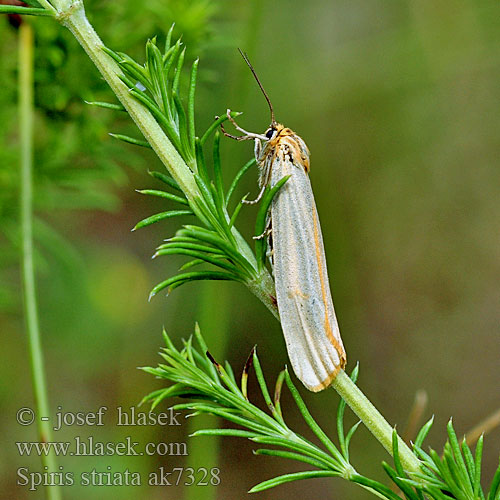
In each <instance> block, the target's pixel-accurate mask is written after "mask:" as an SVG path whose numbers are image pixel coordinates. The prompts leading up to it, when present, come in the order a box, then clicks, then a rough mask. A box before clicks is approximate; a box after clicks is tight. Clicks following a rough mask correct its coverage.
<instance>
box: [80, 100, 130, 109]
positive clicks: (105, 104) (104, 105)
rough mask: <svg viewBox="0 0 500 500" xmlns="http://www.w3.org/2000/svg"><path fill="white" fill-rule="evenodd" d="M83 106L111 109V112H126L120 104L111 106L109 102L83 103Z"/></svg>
mask: <svg viewBox="0 0 500 500" xmlns="http://www.w3.org/2000/svg"><path fill="white" fill-rule="evenodd" d="M84 102H85V104H89V105H90V106H97V107H98V108H104V109H112V110H113V111H126V110H125V108H124V107H123V106H122V105H121V104H113V103H111V102H101V101H84Z"/></svg>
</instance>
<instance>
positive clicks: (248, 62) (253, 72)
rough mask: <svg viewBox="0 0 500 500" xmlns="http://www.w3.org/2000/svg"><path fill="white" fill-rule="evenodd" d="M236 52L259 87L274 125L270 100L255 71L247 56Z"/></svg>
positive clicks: (241, 52)
mask: <svg viewBox="0 0 500 500" xmlns="http://www.w3.org/2000/svg"><path fill="white" fill-rule="evenodd" d="M238 50H239V52H240V54H241V57H243V60H244V61H245V62H246V63H247V66H248V67H249V68H250V71H251V72H252V74H253V76H254V78H255V80H256V82H257V84H258V85H259V87H260V90H262V93H263V94H264V97H265V98H266V101H267V104H268V105H269V110H270V111H271V123H272V124H273V125H274V124H275V123H276V120H275V119H274V109H273V105H272V103H271V99H269V96H268V95H267V92H266V91H265V90H264V86H263V85H262V83H261V82H260V80H259V77H258V76H257V73H256V72H255V69H254V68H253V66H252V63H251V62H250V60H249V59H248V56H247V55H246V53H245V52H243V51H242V50H241V49H238Z"/></svg>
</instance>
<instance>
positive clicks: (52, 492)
mask: <svg viewBox="0 0 500 500" xmlns="http://www.w3.org/2000/svg"><path fill="white" fill-rule="evenodd" d="M19 136H20V146H21V151H20V153H21V230H22V248H23V255H22V274H23V293H24V315H25V318H26V328H27V332H28V349H29V356H30V364H31V378H32V383H33V390H34V393H35V405H36V409H37V415H36V420H37V422H38V435H39V440H40V442H42V443H46V442H50V441H52V436H51V428H50V423H49V421H42V417H47V416H48V415H49V403H48V396H47V385H46V382H45V370H44V363H43V355H42V343H41V338H40V327H39V323H38V310H37V302H36V293H35V269H34V264H33V29H32V28H31V26H30V25H29V24H28V23H26V22H23V23H21V26H20V28H19ZM42 464H43V465H44V467H47V469H48V472H57V464H56V460H55V456H54V454H53V453H49V454H48V455H43V454H42ZM47 498H49V499H50V500H59V499H60V498H61V490H60V489H59V487H58V486H48V487H47Z"/></svg>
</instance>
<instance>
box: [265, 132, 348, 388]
mask: <svg viewBox="0 0 500 500" xmlns="http://www.w3.org/2000/svg"><path fill="white" fill-rule="evenodd" d="M294 140H298V141H300V143H299V144H300V146H301V149H303V150H305V151H307V148H306V147H305V144H303V142H302V140H301V139H300V138H299V137H298V136H295V137H294ZM302 146H303V147H302ZM278 147H280V146H278ZM286 175H290V178H289V179H288V181H287V182H286V183H285V184H284V186H283V187H282V188H281V189H280V191H279V192H278V193H277V195H276V196H275V198H274V200H273V202H272V205H271V220H272V242H273V269H274V278H275V283H276V295H277V301H278V310H279V314H280V319H281V324H282V328H283V333H284V337H285V342H286V346H287V350H288V356H289V358H290V361H291V363H292V367H293V370H294V372H295V374H296V375H297V377H298V378H299V379H300V380H301V381H302V383H303V384H304V385H305V386H306V387H307V388H308V389H309V390H311V391H314V392H316V391H320V390H322V389H324V388H325V387H328V385H329V384H330V383H331V381H332V380H333V379H334V378H335V377H336V375H337V373H338V371H339V370H340V369H341V368H343V367H344V366H345V363H346V355H345V351H344V346H343V344H342V340H341V337H340V332H339V328H338V324H337V319H336V317H335V311H334V308H333V301H332V297H331V293H330V285H329V282H328V272H327V268H326V260H325V252H324V247H323V237H322V235H321V228H320V224H319V218H318V213H317V210H316V203H315V201H314V196H313V192H312V188H311V183H310V181H309V176H308V174H307V172H306V171H305V169H304V166H303V165H302V164H301V163H300V162H296V163H293V162H292V159H291V158H290V156H289V155H288V154H287V153H284V154H280V152H277V154H275V155H274V159H273V164H272V168H271V185H273V186H274V185H275V184H276V182H278V181H279V180H280V179H282V178H283V177H284V176H286Z"/></svg>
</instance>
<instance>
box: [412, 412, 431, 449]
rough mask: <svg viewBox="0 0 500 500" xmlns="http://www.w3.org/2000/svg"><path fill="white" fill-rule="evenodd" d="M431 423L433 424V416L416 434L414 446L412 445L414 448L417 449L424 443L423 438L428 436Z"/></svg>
mask: <svg viewBox="0 0 500 500" xmlns="http://www.w3.org/2000/svg"><path fill="white" fill-rule="evenodd" d="M433 423H434V415H433V416H432V417H431V418H430V419H429V420H428V421H427V423H425V424H424V425H423V427H422V428H421V429H420V431H419V433H418V434H417V437H416V439H415V444H414V445H413V447H414V448H415V447H417V448H421V447H422V443H423V442H424V440H425V438H426V437H427V434H429V431H430V430H431V427H432V424H433Z"/></svg>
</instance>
